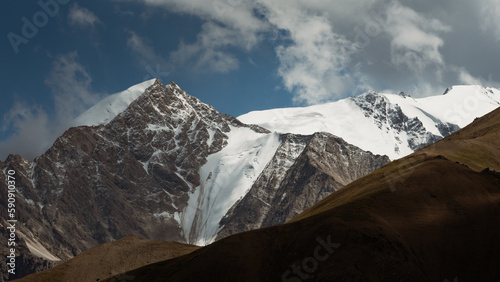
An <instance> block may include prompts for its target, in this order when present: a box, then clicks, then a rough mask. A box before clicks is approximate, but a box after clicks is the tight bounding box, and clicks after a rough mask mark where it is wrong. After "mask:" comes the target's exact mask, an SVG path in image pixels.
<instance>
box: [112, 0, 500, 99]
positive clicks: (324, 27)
mask: <svg viewBox="0 0 500 282" xmlns="http://www.w3.org/2000/svg"><path fill="white" fill-rule="evenodd" d="M122 1H131V0H122ZM139 1H140V2H143V3H144V4H146V5H148V6H150V7H155V8H163V9H165V10H167V11H169V12H175V13H179V14H185V15H194V16H197V17H199V18H200V19H202V20H203V25H202V28H201V31H200V33H199V34H198V36H197V37H196V39H195V40H194V41H192V42H183V41H181V42H180V43H179V45H178V48H177V50H175V51H173V52H171V53H170V57H169V58H170V61H171V62H172V63H174V64H183V65H188V66H191V67H193V68H195V69H208V70H210V71H215V72H229V71H232V70H235V69H237V68H238V67H239V65H240V63H241V62H240V61H239V58H240V56H237V55H236V53H234V50H235V49H240V50H242V51H244V52H252V51H253V50H254V49H255V48H256V47H259V44H260V43H261V42H263V41H267V42H266V43H270V44H273V45H274V49H275V52H276V56H277V59H278V63H279V66H278V69H277V70H276V71H277V74H278V75H279V76H280V77H281V79H282V82H283V86H284V88H285V89H287V90H288V91H290V92H291V93H293V95H294V100H295V101H296V102H299V103H300V102H302V103H307V104H314V103H319V102H323V101H327V100H333V99H337V98H341V97H346V96H350V95H352V94H359V93H360V91H363V90H366V89H375V90H380V89H384V88H393V89H398V88H400V89H401V90H403V89H404V90H405V91H412V92H414V93H420V94H419V95H418V96H422V95H428V94H432V93H436V92H437V93H441V91H442V88H443V87H444V88H445V86H450V85H451V84H453V83H465V82H466V81H471V82H472V81H475V80H474V79H473V78H474V77H475V76H478V75H477V73H474V71H472V70H475V72H478V70H480V71H483V70H484V71H488V72H490V73H492V72H493V71H492V70H494V68H493V67H490V69H488V70H485V68H482V66H481V67H478V65H479V64H480V60H476V61H473V62H472V64H473V65H474V66H473V67H470V65H465V66H464V63H463V60H462V59H463V57H461V56H459V57H460V58H459V59H457V57H456V54H457V53H459V52H463V51H464V48H465V49H471V48H467V47H464V46H466V44H459V42H463V40H467V39H466V38H462V36H463V35H462V33H464V32H467V34H468V35H469V36H471V34H473V35H474V36H475V35H476V34H477V33H478V31H481V28H482V30H483V31H485V32H489V33H491V34H492V35H493V37H495V36H496V37H497V38H498V39H500V22H499V21H500V20H499V19H500V9H499V7H500V3H499V1H498V0H481V1H480V3H478V4H475V3H474V4H473V3H471V2H468V1H466V0H460V1H458V3H457V2H456V1H452V0H443V1H438V2H436V1H431V0H424V1H418V2H415V1H399V0H252V1H243V0H214V1H204V0H139ZM463 5H465V7H466V8H462V6H463ZM467 5H468V6H467ZM476 11H479V13H476ZM479 14H480V15H481V17H478V19H479V22H481V24H478V23H477V22H478V21H477V20H476V18H475V17H476V16H477V15H479ZM465 17H467V18H465ZM464 20H470V21H471V22H472V23H471V24H463V25H462V23H463V22H464ZM474 22H475V23H474ZM474 24H475V26H474ZM479 25H481V27H479ZM452 26H453V27H455V26H459V28H456V29H452V28H451V27H452ZM450 41H451V42H454V43H455V44H450ZM457 43H458V44H457ZM458 50H460V51H458ZM446 52H447V53H446ZM467 52H472V53H477V52H476V50H467ZM450 54H451V57H452V58H455V60H454V61H453V60H451V61H450ZM468 54H469V58H470V57H471V53H468ZM447 55H448V56H447ZM458 66H463V67H461V68H463V70H464V71H463V72H460V71H457V69H458ZM469 67H470V68H469ZM484 71H483V72H484ZM467 74H468V75H470V76H467ZM483 75H484V73H483ZM486 75H487V74H486ZM481 81H483V82H484V80H481ZM419 87H420V89H419ZM433 91H435V92H433Z"/></svg>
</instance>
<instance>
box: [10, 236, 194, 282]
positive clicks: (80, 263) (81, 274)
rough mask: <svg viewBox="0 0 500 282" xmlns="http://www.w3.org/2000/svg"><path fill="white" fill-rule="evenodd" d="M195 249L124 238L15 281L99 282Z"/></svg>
mask: <svg viewBox="0 0 500 282" xmlns="http://www.w3.org/2000/svg"><path fill="white" fill-rule="evenodd" d="M198 248H199V247H197V246H191V245H185V244H180V243H175V242H165V241H153V240H146V239H141V238H139V237H135V236H127V237H124V238H122V239H120V240H117V241H114V242H111V243H106V244H102V245H99V246H96V247H93V248H91V249H89V250H87V251H85V252H83V253H81V254H79V255H78V256H76V257H74V258H72V259H70V260H68V261H66V262H64V263H62V264H60V265H58V266H56V267H53V268H51V269H48V270H46V271H42V272H39V273H34V274H31V275H28V276H26V277H24V278H21V279H18V280H15V281H19V282H21V281H22V282H29V281H33V282H35V281H36V282H44V281H47V282H49V281H50V282H53V281H68V282H78V281H89V282H90V281H91V282H95V281H101V280H103V279H104V278H106V277H109V276H112V275H116V274H119V273H122V272H125V271H127V270H130V269H134V268H137V267H141V266H143V265H147V264H150V263H154V262H158V261H162V260H166V259H170V258H173V257H177V256H180V255H184V254H187V253H190V252H192V251H194V250H196V249H198Z"/></svg>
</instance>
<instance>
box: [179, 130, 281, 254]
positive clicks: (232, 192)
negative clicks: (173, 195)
mask: <svg viewBox="0 0 500 282" xmlns="http://www.w3.org/2000/svg"><path fill="white" fill-rule="evenodd" d="M227 135H228V145H227V146H226V147H224V148H223V149H222V150H221V151H219V152H217V153H214V154H212V155H210V156H209V157H208V158H207V163H206V164H205V165H203V166H202V167H201V169H200V179H201V180H202V183H201V185H200V186H198V187H196V189H195V190H194V192H193V193H191V194H190V198H189V201H188V205H187V207H186V208H185V209H184V210H183V212H182V214H181V221H180V223H181V226H182V228H183V230H184V234H185V236H186V240H187V241H188V242H190V243H194V244H197V245H207V244H209V243H211V242H213V240H214V239H215V237H216V236H217V232H218V231H219V230H220V227H219V223H220V221H221V219H222V218H223V217H224V215H225V214H226V213H227V212H228V210H229V209H230V208H231V206H232V205H233V204H234V203H235V202H236V201H238V199H241V198H242V197H244V196H245V195H246V193H247V192H248V191H249V190H250V188H251V186H252V184H253V183H254V182H255V180H256V179H257V177H258V176H259V175H260V174H261V173H262V171H263V170H264V168H265V166H266V165H267V163H268V162H269V161H271V159H272V157H273V156H274V154H275V152H276V150H277V148H278V146H279V144H280V141H279V134H277V133H272V134H261V133H257V132H255V131H253V130H251V129H249V128H244V127H242V128H239V127H233V126H231V131H230V132H229V133H227ZM190 235H191V236H190Z"/></svg>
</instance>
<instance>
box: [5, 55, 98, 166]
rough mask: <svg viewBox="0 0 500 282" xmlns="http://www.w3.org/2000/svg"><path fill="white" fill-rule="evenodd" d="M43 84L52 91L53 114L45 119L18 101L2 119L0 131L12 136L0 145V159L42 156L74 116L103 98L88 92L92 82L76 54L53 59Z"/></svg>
mask: <svg viewBox="0 0 500 282" xmlns="http://www.w3.org/2000/svg"><path fill="white" fill-rule="evenodd" d="M45 83H46V84H47V86H49V87H50V88H51V90H52V94H53V97H54V103H55V104H54V108H55V113H54V114H53V115H49V114H48V113H47V111H46V110H44V109H43V108H42V107H41V106H38V105H35V106H28V105H27V104H26V103H25V102H23V101H18V102H17V103H16V104H15V105H14V107H12V108H11V110H10V111H9V112H8V113H6V114H5V115H4V116H3V124H4V126H3V128H2V130H3V131H6V130H8V129H10V130H11V131H13V132H14V134H12V135H11V136H10V137H9V138H8V139H7V140H4V141H3V142H1V143H0V159H5V157H6V156H7V155H8V154H12V153H14V154H19V155H22V156H23V157H26V158H28V159H33V158H35V157H36V156H38V155H40V154H42V153H43V152H44V151H45V150H47V149H48V148H49V147H50V146H51V145H52V143H53V142H54V141H55V140H56V138H57V137H58V136H60V135H61V134H62V133H63V131H64V130H66V129H67V128H68V127H70V126H72V125H73V124H72V121H73V119H74V118H75V117H76V116H77V115H79V114H80V113H82V112H83V111H85V110H86V109H87V108H88V107H90V106H92V105H94V104H95V103H97V102H98V101H100V100H101V99H102V98H103V95H100V94H96V93H94V92H92V91H91V83H92V79H91V77H90V75H89V74H88V72H87V70H86V69H85V68H84V67H83V66H82V65H81V64H80V63H79V62H78V54H77V53H76V52H71V53H68V54H65V55H59V56H57V57H55V59H54V62H53V65H52V69H51V72H50V73H49V75H48V77H47V79H46V80H45ZM34 136H36V138H34Z"/></svg>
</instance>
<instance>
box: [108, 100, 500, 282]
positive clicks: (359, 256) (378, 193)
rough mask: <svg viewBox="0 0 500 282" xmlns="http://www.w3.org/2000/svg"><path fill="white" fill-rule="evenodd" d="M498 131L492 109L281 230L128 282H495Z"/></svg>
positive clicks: (143, 271)
mask: <svg viewBox="0 0 500 282" xmlns="http://www.w3.org/2000/svg"><path fill="white" fill-rule="evenodd" d="M499 129H500V109H497V110H496V111H494V112H492V113H490V114H488V115H486V116H485V117H483V118H481V119H478V120H476V121H475V122H473V123H472V124H471V125H470V126H468V127H466V128H465V129H463V130H461V131H459V132H457V133H455V134H453V135H450V136H449V137H448V138H445V139H444V140H442V141H440V142H438V143H437V144H436V145H435V146H430V147H427V148H424V149H423V150H421V151H418V152H416V153H414V154H412V155H410V156H408V157H406V158H403V159H400V160H398V161H395V162H392V163H390V164H388V165H386V166H384V167H382V168H380V169H378V170H376V171H375V172H373V173H371V174H369V175H367V176H365V177H363V178H361V179H359V180H357V181H355V182H353V183H351V184H349V185H347V186H346V187H344V188H342V189H340V190H339V191H337V192H336V193H333V194H332V195H330V196H328V197H326V198H325V199H324V200H322V201H321V202H319V203H318V204H316V205H314V206H313V207H312V208H310V209H308V210H306V211H305V212H303V213H302V214H300V215H299V216H298V217H296V218H295V219H294V220H292V222H290V223H288V224H284V225H280V226H276V227H270V228H265V229H260V230H255V231H251V232H245V233H241V234H237V235H234V236H230V237H227V238H225V239H222V240H220V241H217V242H215V243H214V244H212V245H209V246H207V247H205V248H202V249H199V250H197V251H195V252H193V253H190V254H188V255H185V256H182V257H178V258H175V259H171V260H166V261H162V262H158V263H154V264H151V265H148V266H144V267H142V268H139V269H136V270H134V271H130V272H127V273H126V274H127V275H129V276H130V277H133V279H132V280H131V281H280V280H282V281H303V280H310V281H446V280H448V281H454V280H455V281H456V280H458V281H500V268H499V267H498V265H500V225H499V224H498V223H499V222H500V175H499V173H497V172H495V171H494V170H498V168H499V167H498V161H499V159H498V148H499V147H500V140H499V138H498V134H499ZM487 168H489V169H487ZM107 281H110V280H107Z"/></svg>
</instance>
